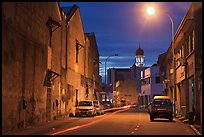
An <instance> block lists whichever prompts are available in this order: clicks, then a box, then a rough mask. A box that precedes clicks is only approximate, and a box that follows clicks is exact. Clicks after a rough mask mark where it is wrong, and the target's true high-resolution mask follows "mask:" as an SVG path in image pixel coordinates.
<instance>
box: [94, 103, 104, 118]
mask: <svg viewBox="0 0 204 137" xmlns="http://www.w3.org/2000/svg"><path fill="white" fill-rule="evenodd" d="M93 102H94V105H95V107H96V114H97V115H103V114H104V110H103V105H102V104H101V103H100V102H99V101H98V100H94V101H93Z"/></svg>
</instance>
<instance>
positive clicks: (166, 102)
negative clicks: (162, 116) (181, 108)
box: [152, 99, 171, 106]
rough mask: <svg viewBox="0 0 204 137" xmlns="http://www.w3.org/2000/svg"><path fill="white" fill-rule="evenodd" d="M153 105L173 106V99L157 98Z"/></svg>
mask: <svg viewBox="0 0 204 137" xmlns="http://www.w3.org/2000/svg"><path fill="white" fill-rule="evenodd" d="M152 104H153V105H162V106H171V101H170V100H169V99H156V100H154V101H153V103H152Z"/></svg>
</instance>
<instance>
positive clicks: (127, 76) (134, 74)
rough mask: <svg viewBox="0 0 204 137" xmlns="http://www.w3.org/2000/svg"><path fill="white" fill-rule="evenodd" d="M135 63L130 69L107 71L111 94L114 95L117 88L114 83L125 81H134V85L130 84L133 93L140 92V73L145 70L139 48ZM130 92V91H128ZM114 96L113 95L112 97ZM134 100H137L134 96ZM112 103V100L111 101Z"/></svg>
mask: <svg viewBox="0 0 204 137" xmlns="http://www.w3.org/2000/svg"><path fill="white" fill-rule="evenodd" d="M135 54H136V55H135V62H134V63H133V65H132V67H130V68H111V69H108V83H110V84H112V85H113V92H114V93H116V92H117V89H119V88H118V87H117V88H116V83H117V82H119V83H126V81H132V82H133V81H134V83H135V84H131V87H129V88H131V89H135V91H134V92H136V93H140V92H141V84H140V77H141V71H143V70H144V69H146V68H147V67H145V66H144V65H145V60H144V57H145V56H144V51H143V50H142V49H141V48H140V47H139V48H138V49H137V50H136V52H135ZM119 85H120V89H124V88H123V87H122V86H124V84H119ZM130 92H132V91H130ZM120 94H121V93H120ZM113 96H114V95H113ZM135 100H137V96H135ZM113 101H114V99H113Z"/></svg>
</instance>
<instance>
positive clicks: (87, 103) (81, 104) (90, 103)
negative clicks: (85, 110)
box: [78, 101, 92, 106]
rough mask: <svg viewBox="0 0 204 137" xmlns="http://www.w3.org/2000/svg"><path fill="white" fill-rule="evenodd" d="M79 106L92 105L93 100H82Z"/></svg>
mask: <svg viewBox="0 0 204 137" xmlns="http://www.w3.org/2000/svg"><path fill="white" fill-rule="evenodd" d="M78 106H92V102H90V101H81V102H79V105H78Z"/></svg>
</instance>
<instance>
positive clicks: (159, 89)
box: [139, 64, 163, 106]
mask: <svg viewBox="0 0 204 137" xmlns="http://www.w3.org/2000/svg"><path fill="white" fill-rule="evenodd" d="M155 95H163V83H162V81H161V77H160V66H159V65H157V64H154V65H152V66H151V67H149V68H146V69H145V70H144V71H142V77H141V93H140V94H139V105H142V106H143V105H144V106H147V105H148V103H149V102H150V101H151V100H152V99H153V97H154V96H155Z"/></svg>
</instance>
